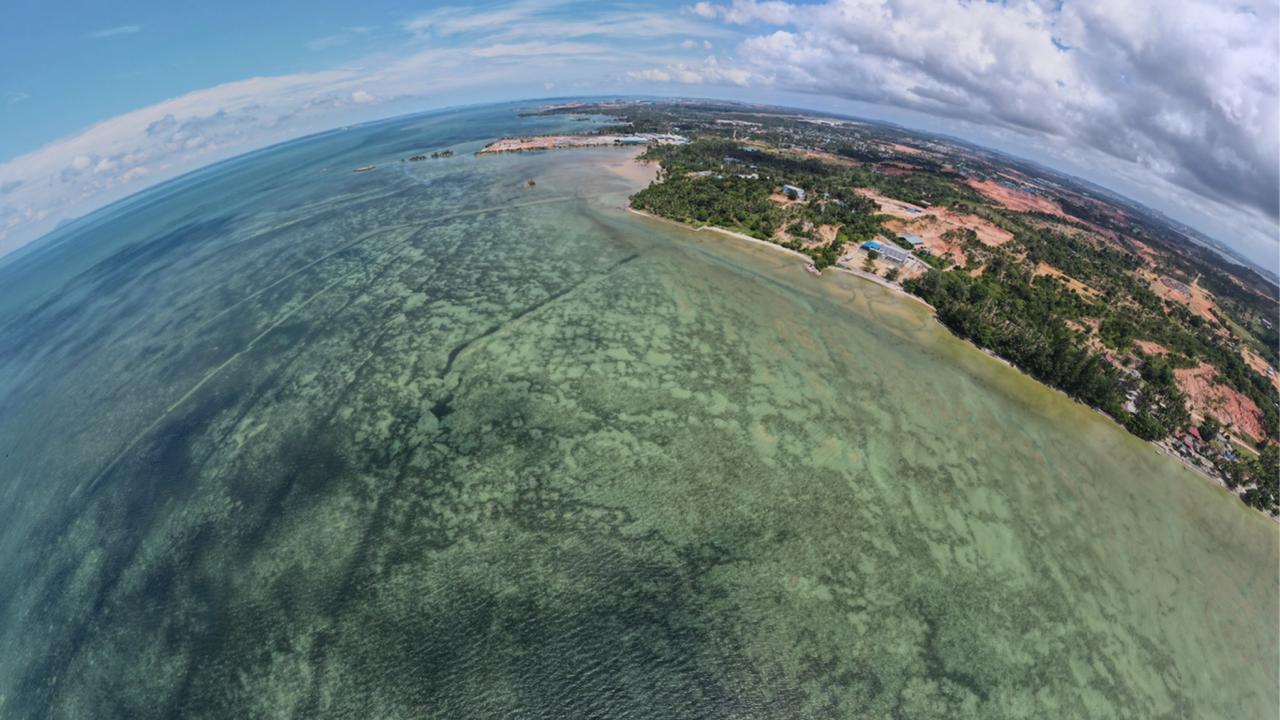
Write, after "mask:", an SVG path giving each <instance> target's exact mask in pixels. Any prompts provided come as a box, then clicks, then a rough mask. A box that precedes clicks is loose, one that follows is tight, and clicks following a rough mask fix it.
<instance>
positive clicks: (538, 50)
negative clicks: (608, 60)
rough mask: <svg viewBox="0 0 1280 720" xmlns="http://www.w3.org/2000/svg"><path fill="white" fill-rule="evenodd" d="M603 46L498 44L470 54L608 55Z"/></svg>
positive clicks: (525, 55) (506, 55) (525, 43)
mask: <svg viewBox="0 0 1280 720" xmlns="http://www.w3.org/2000/svg"><path fill="white" fill-rule="evenodd" d="M608 52H610V49H609V48H608V47H607V46H605V45H597V44H592V43H548V42H541V41H533V42H524V43H499V44H497V45H489V46H487V47H482V48H476V49H474V50H472V51H471V54H472V55H474V56H476V57H512V56H515V57H532V56H538V55H578V56H582V55H590V54H593V53H608Z"/></svg>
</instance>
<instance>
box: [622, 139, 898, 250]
mask: <svg viewBox="0 0 1280 720" xmlns="http://www.w3.org/2000/svg"><path fill="white" fill-rule="evenodd" d="M643 157H644V159H647V160H653V161H658V162H660V163H661V165H662V170H661V174H660V176H659V180H658V182H655V183H654V184H652V185H650V186H649V187H648V188H645V189H644V190H641V191H640V192H639V193H637V194H636V195H635V196H634V197H632V199H631V204H632V206H633V207H636V208H638V209H641V210H645V211H648V212H652V213H654V214H655V215H660V216H662V217H666V218H671V219H674V220H679V221H681V222H686V223H689V224H693V225H714V226H717V227H722V228H725V229H727V230H734V231H737V232H741V233H745V234H747V235H750V236H752V237H755V238H759V239H761V240H772V241H777V242H780V243H781V244H783V245H785V246H787V247H789V248H791V249H794V250H798V251H801V252H804V253H806V254H808V255H809V256H810V257H812V258H813V261H814V264H815V265H816V266H817V267H819V268H823V267H826V266H829V265H832V264H834V263H835V261H836V260H837V259H838V258H839V256H840V252H841V249H842V248H843V246H844V245H845V244H846V243H856V242H860V241H862V240H866V239H869V238H871V237H874V236H875V234H876V233H877V232H878V231H879V229H880V224H879V222H878V220H877V218H876V215H875V213H876V204H875V203H874V202H872V201H871V200H868V199H867V198H865V197H863V196H861V195H859V194H857V193H855V192H853V188H854V187H857V185H855V184H853V181H852V179H851V178H850V177H848V173H845V172H842V171H841V170H840V169H839V168H837V167H835V166H832V165H831V164H829V163H824V162H821V161H818V160H814V159H810V158H802V157H794V156H789V155H784V154H780V153H774V152H769V151H766V150H762V149H759V148H755V147H751V146H745V145H741V144H739V143H735V142H732V141H726V140H719V139H702V140H699V141H697V142H692V143H689V144H688V145H663V146H657V147H654V148H651V149H650V150H648V151H647V152H646V153H645V155H643ZM783 185H793V186H796V187H800V188H802V189H804V190H805V192H806V198H807V202H803V203H787V204H783V203H779V202H775V201H774V200H771V199H770V196H772V195H774V194H775V193H779V192H780V191H781V188H782V186H783ZM791 199H792V200H794V199H795V198H791ZM823 226H828V227H832V228H836V237H835V238H834V239H833V240H830V241H824V240H822V238H821V237H820V236H819V233H818V228H821V227H823Z"/></svg>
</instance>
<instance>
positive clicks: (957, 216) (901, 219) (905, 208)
mask: <svg viewBox="0 0 1280 720" xmlns="http://www.w3.org/2000/svg"><path fill="white" fill-rule="evenodd" d="M857 192H858V194H860V195H862V196H863V197H866V198H868V199H870V200H873V201H874V202H875V203H876V204H877V205H878V206H879V207H880V212H881V213H883V214H885V215H888V216H890V217H892V218H893V220H890V221H888V222H886V223H885V228H886V229H887V230H889V231H890V232H894V233H898V234H900V235H919V236H920V239H921V240H924V246H925V247H927V248H929V250H930V251H931V252H932V253H933V254H935V255H937V256H939V257H943V256H946V255H947V254H950V255H951V256H952V258H953V259H954V260H955V261H956V262H957V263H959V264H961V265H964V264H966V263H967V262H968V258H967V256H966V255H965V252H964V248H963V246H962V245H961V244H960V243H959V242H955V241H953V240H949V239H947V238H944V237H943V235H945V234H946V233H947V231H948V230H966V229H967V230H973V232H974V233H975V234H976V235H977V236H978V242H981V243H982V244H983V245H987V246H988V247H999V246H1001V245H1003V244H1005V243H1007V242H1009V241H1010V240H1012V239H1013V234H1012V233H1010V232H1009V231H1007V230H1004V229H1002V228H999V227H997V226H995V225H994V224H992V223H991V222H990V221H989V220H986V219H984V218H980V217H978V216H977V215H967V214H961V213H957V212H954V211H952V210H951V209H949V208H943V207H929V208H925V207H920V206H919V205H913V204H911V203H909V202H904V201H902V200H897V199H894V198H891V197H888V196H885V195H882V194H880V193H878V192H876V191H875V190H872V189H870V188H858V191H857Z"/></svg>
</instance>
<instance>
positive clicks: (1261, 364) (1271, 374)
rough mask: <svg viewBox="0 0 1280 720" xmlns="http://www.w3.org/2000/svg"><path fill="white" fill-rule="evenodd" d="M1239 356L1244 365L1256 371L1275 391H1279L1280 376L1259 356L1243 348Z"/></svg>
mask: <svg viewBox="0 0 1280 720" xmlns="http://www.w3.org/2000/svg"><path fill="white" fill-rule="evenodd" d="M1240 354H1241V355H1242V356H1243V357H1244V362H1245V364H1246V365H1248V366H1249V367H1251V368H1253V369H1254V370H1257V371H1258V373H1260V374H1261V375H1262V376H1263V377H1265V378H1266V379H1268V380H1270V381H1271V384H1272V385H1274V386H1275V388H1276V389H1277V390H1280V374H1277V373H1276V372H1275V369H1274V368H1272V367H1271V366H1270V365H1269V364H1267V361H1266V360H1264V359H1263V357H1262V356H1261V355H1259V354H1258V353H1256V352H1254V351H1253V350H1251V349H1250V348H1248V347H1246V348H1244V349H1243V350H1242V351H1241V352H1240Z"/></svg>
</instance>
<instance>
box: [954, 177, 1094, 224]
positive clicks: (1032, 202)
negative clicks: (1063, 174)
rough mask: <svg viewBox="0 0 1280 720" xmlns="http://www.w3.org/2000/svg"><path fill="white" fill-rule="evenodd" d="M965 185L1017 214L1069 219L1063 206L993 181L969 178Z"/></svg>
mask: <svg viewBox="0 0 1280 720" xmlns="http://www.w3.org/2000/svg"><path fill="white" fill-rule="evenodd" d="M965 184H967V185H968V186H969V187H971V188H973V189H974V190H977V191H978V192H980V193H982V194H983V195H985V196H987V197H988V198H990V199H992V200H994V201H995V202H996V203H997V204H999V205H1000V206H1001V207H1005V208H1008V209H1009V210H1016V211H1017V212H1039V213H1044V214H1046V215H1057V216H1059V217H1069V216H1068V215H1067V214H1066V213H1064V212H1063V211H1062V206H1060V205H1058V203H1056V202H1054V201H1053V200H1050V199H1049V198H1043V197H1040V196H1038V195H1032V194H1031V193H1028V192H1023V191H1021V190H1015V189H1013V188H1010V187H1005V186H1004V185H1001V184H1000V183H998V182H993V181H991V180H975V179H974V178H969V179H967V180H965Z"/></svg>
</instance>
